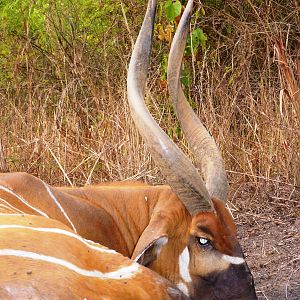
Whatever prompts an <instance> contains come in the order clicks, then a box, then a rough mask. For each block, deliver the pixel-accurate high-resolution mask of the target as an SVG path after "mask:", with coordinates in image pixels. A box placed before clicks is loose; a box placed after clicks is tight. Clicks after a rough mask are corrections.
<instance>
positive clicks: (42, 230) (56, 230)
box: [0, 225, 117, 254]
mask: <svg viewBox="0 0 300 300" xmlns="http://www.w3.org/2000/svg"><path fill="white" fill-rule="evenodd" d="M1 229H25V230H32V231H38V232H47V233H55V234H62V235H66V236H69V237H72V238H75V239H76V240H78V241H80V242H81V243H83V244H85V245H86V246H87V247H89V248H90V249H93V250H96V251H99V252H105V253H112V254H116V253H117V252H116V251H115V250H111V249H106V248H102V247H96V246H93V244H95V245H97V243H93V244H92V243H91V242H90V241H88V242H87V241H86V240H85V239H83V238H82V237H81V236H79V235H77V234H75V233H72V232H70V231H67V230H63V229H59V228H41V227H29V226H22V225H0V230H1ZM99 246H100V245H99Z"/></svg>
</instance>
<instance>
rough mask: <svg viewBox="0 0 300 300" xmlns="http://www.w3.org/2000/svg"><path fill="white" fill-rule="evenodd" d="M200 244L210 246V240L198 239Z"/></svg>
mask: <svg viewBox="0 0 300 300" xmlns="http://www.w3.org/2000/svg"><path fill="white" fill-rule="evenodd" d="M197 239H198V243H199V244H200V245H201V246H208V245H209V244H210V242H209V240H208V239H206V238H203V237H198V238H197Z"/></svg>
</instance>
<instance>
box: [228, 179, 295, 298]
mask: <svg viewBox="0 0 300 300" xmlns="http://www.w3.org/2000/svg"><path fill="white" fill-rule="evenodd" d="M232 190H233V191H235V192H234V193H232V195H231V201H230V202H229V207H230V208H231V210H232V212H233V215H234V217H235V218H236V224H237V226H238V231H239V238H240V241H241V243H242V246H243V249H244V253H245V255H246V257H247V262H248V264H249V266H250V268H251V270H252V274H253V275H254V279H255V283H256V290H257V295H258V298H259V299H260V300H262V299H269V300H281V299H289V300H296V299H297V300H299V299H300V230H299V228H300V189H298V188H295V187H293V186H291V185H287V184H284V183H283V182H280V181H276V182H275V181H273V182H272V183H271V184H265V183H256V184H255V183H243V184H240V185H237V187H236V188H232Z"/></svg>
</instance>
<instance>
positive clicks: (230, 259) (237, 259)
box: [222, 254, 245, 265]
mask: <svg viewBox="0 0 300 300" xmlns="http://www.w3.org/2000/svg"><path fill="white" fill-rule="evenodd" d="M222 259H223V260H225V261H226V262H228V263H230V264H232V265H241V264H243V263H245V260H244V259H243V258H242V257H237V256H229V255H226V254H223V255H222Z"/></svg>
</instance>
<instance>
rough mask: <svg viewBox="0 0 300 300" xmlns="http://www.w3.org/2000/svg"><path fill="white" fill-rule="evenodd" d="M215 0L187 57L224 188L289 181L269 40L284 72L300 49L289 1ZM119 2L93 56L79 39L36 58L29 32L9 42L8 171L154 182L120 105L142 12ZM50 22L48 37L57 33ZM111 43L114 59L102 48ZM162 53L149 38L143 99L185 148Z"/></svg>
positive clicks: (286, 131)
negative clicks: (198, 43) (285, 61)
mask: <svg viewBox="0 0 300 300" xmlns="http://www.w3.org/2000/svg"><path fill="white" fill-rule="evenodd" d="M219 2H220V3H221V4H220V6H219V7H214V6H205V12H206V14H205V15H202V16H201V17H200V18H199V19H198V21H197V24H195V26H200V27H201V28H202V29H203V30H204V32H206V34H207V35H208V48H207V51H205V52H200V53H199V54H198V56H197V61H191V59H188V58H187V59H186V61H185V64H186V66H190V68H191V69H192V70H194V72H193V78H192V86H191V91H190V95H191V99H192V101H193V105H194V107H195V109H196V111H197V113H198V114H199V116H200V118H201V120H202V121H203V123H204V124H205V125H206V126H207V128H208V129H209V131H210V132H211V133H212V135H213V136H214V138H215V139H216V141H217V143H218V144H219V146H220V149H221V151H222V153H223V156H224V158H225V164H226V169H227V170H228V173H229V175H230V179H231V181H232V182H237V181H244V180H253V181H256V180H259V179H260V178H264V179H267V180H280V181H285V182H289V183H291V184H294V183H296V179H297V178H298V177H297V176H299V175H297V174H299V170H298V168H299V165H298V164H297V163H296V162H297V161H299V147H300V145H299V128H300V127H299V125H300V124H299V122H300V120H299V119H297V116H296V114H295V107H294V106H293V104H292V103H291V101H290V99H289V97H288V96H287V95H286V93H283V92H282V90H283V89H284V88H286V86H285V82H284V80H283V78H282V77H281V76H280V74H279V70H278V63H277V58H276V56H275V53H274V48H273V41H274V38H278V37H279V36H283V39H284V45H285V47H286V49H287V52H288V58H289V63H290V65H291V66H293V65H294V62H295V59H296V53H297V50H298V49H299V45H300V43H299V42H300V40H299V36H300V35H299V33H300V18H299V6H298V4H297V1H254V0H247V1H230V3H227V2H225V1H224V2H222V1H219ZM123 5H124V7H127V8H128V10H127V12H126V13H125V11H124V10H123V11H122V9H121V6H120V10H119V11H118V14H117V13H116V16H115V17H116V19H118V22H117V23H116V24H115V25H114V26H118V28H119V31H118V34H117V35H115V36H111V35H110V33H109V32H108V33H107V34H105V35H103V36H101V37H99V41H98V45H97V47H98V48H99V49H101V51H99V52H97V51H95V49H89V48H87V47H86V45H85V43H84V41H83V40H80V39H79V38H78V37H76V35H75V36H73V37H72V39H71V43H70V44H69V45H68V47H63V46H62V44H60V41H59V40H57V45H56V46H55V47H54V46H53V49H52V50H53V52H52V53H43V52H41V51H40V49H38V48H37V47H36V46H35V45H34V42H33V41H32V40H30V38H28V36H26V31H24V36H23V38H22V39H20V38H16V41H15V43H16V48H15V55H14V59H13V61H12V62H11V63H12V65H13V69H12V72H13V77H12V79H11V80H10V81H9V82H5V84H2V85H1V90H0V101H1V107H0V120H1V122H0V134H1V139H2V144H3V148H4V157H5V161H6V168H7V170H8V171H11V172H13V171H27V172H30V173H32V174H35V175H38V176H39V177H40V178H42V179H44V180H46V181H47V182H49V183H51V184H72V185H82V184H86V183H95V182H99V181H106V180H109V181H111V180H124V179H143V180H146V181H149V182H162V181H163V179H162V177H161V176H160V173H159V170H158V169H157V168H156V167H155V165H154V164H153V162H152V160H151V158H150V156H149V153H148V151H147V148H146V147H145V146H144V144H143V141H142V140H141V138H140V137H139V135H138V133H137V131H136V129H135V128H134V126H133V123H132V121H131V117H130V112H129V108H128V104H127V99H126V72H127V63H128V60H129V57H130V53H131V40H132V39H135V37H136V35H137V32H138V30H139V26H140V23H141V17H142V15H143V12H144V11H145V6H146V4H143V5H138V4H137V3H136V1H123ZM195 10H198V11H199V10H200V3H196V8H195ZM124 13H125V15H124ZM124 16H126V19H125V17H124ZM137 16H140V17H139V18H137ZM48 21H49V22H48V23H47V24H48V26H47V28H46V30H47V31H48V33H49V36H53V35H54V33H55V34H56V35H57V32H56V31H55V30H57V28H54V27H53V23H51V18H49V20H48ZM125 21H126V22H125ZM126 23H127V24H126ZM24 30H25V29H24ZM63 34H64V33H63V32H62V33H61V36H63ZM57 36H58V37H59V35H57ZM112 39H114V48H113V51H112V48H111V46H108V45H110V44H109V43H110V42H111V40H112ZM167 47H168V45H162V44H161V43H160V42H159V41H158V40H157V38H156V37H155V45H154V50H153V55H152V62H151V64H152V67H151V70H150V78H149V81H148V90H147V95H146V101H147V103H148V105H149V107H150V108H151V112H152V113H153V115H154V116H155V118H156V119H157V120H158V122H159V123H160V124H161V126H162V127H163V128H164V129H165V130H166V131H167V132H168V133H169V134H170V135H171V137H172V138H173V139H174V141H175V142H177V143H178V144H179V145H180V146H181V147H182V148H183V149H185V150H186V151H187V147H186V142H185V141H184V137H182V135H181V134H180V131H179V134H178V130H177V126H178V125H177V122H176V119H175V117H174V114H173V112H172V109H171V107H170V105H169V102H168V95H167V91H166V90H165V88H164V86H163V85H162V84H161V73H162V71H163V70H162V65H161V59H162V55H163V53H164V52H165V51H167V50H166V48H167ZM298 79H299V78H298ZM299 80H300V79H299ZM176 132H177V134H176ZM3 168H4V167H3ZM298 183H299V181H298Z"/></svg>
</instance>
